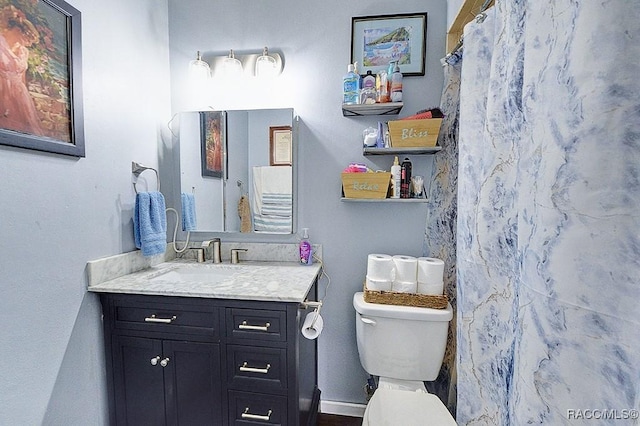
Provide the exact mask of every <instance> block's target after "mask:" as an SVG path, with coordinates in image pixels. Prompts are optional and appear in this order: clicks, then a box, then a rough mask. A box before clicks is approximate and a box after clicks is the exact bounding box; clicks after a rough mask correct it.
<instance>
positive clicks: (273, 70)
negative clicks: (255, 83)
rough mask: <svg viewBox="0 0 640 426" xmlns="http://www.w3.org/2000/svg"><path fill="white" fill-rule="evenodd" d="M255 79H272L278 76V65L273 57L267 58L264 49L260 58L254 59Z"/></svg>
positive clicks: (266, 52) (267, 55)
mask: <svg viewBox="0 0 640 426" xmlns="http://www.w3.org/2000/svg"><path fill="white" fill-rule="evenodd" d="M255 74H256V77H259V78H273V77H275V76H277V75H278V64H277V63H276V59H275V58H274V57H273V56H269V50H268V49H267V48H266V46H265V48H264V50H263V51H262V56H258V59H256V71H255Z"/></svg>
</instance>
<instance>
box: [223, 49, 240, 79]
mask: <svg viewBox="0 0 640 426" xmlns="http://www.w3.org/2000/svg"><path fill="white" fill-rule="evenodd" d="M222 74H223V75H224V76H225V77H232V78H238V77H240V76H241V75H242V62H240V61H239V60H238V59H236V57H235V55H234V54H233V49H231V51H230V52H229V56H227V57H226V58H224V59H223V60H222Z"/></svg>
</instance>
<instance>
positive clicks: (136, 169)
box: [131, 161, 160, 194]
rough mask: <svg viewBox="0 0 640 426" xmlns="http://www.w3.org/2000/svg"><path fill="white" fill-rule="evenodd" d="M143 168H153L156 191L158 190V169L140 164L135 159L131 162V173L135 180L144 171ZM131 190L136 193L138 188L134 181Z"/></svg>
mask: <svg viewBox="0 0 640 426" xmlns="http://www.w3.org/2000/svg"><path fill="white" fill-rule="evenodd" d="M145 170H153V171H154V173H155V174H156V182H157V184H158V191H160V175H159V174H158V171H157V170H156V169H154V168H153V167H147V166H143V165H142V164H140V163H136V162H135V161H132V162H131V173H133V175H134V176H135V177H136V180H137V179H138V178H139V177H140V175H141V174H142V172H144V171H145ZM133 190H134V191H136V194H137V193H138V188H136V182H133Z"/></svg>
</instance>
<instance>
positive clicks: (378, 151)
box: [362, 146, 442, 155]
mask: <svg viewBox="0 0 640 426" xmlns="http://www.w3.org/2000/svg"><path fill="white" fill-rule="evenodd" d="M441 150H442V147H440V146H431V147H416V148H368V147H365V148H363V149H362V154H363V155H400V154H404V155H433V154H435V153H437V152H439V151H441Z"/></svg>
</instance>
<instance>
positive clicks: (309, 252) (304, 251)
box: [299, 228, 313, 265]
mask: <svg viewBox="0 0 640 426" xmlns="http://www.w3.org/2000/svg"><path fill="white" fill-rule="evenodd" d="M299 248H300V263H301V264H302V265H311V264H312V263H313V246H312V245H311V242H310V241H309V228H302V239H301V240H300V245H299Z"/></svg>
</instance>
